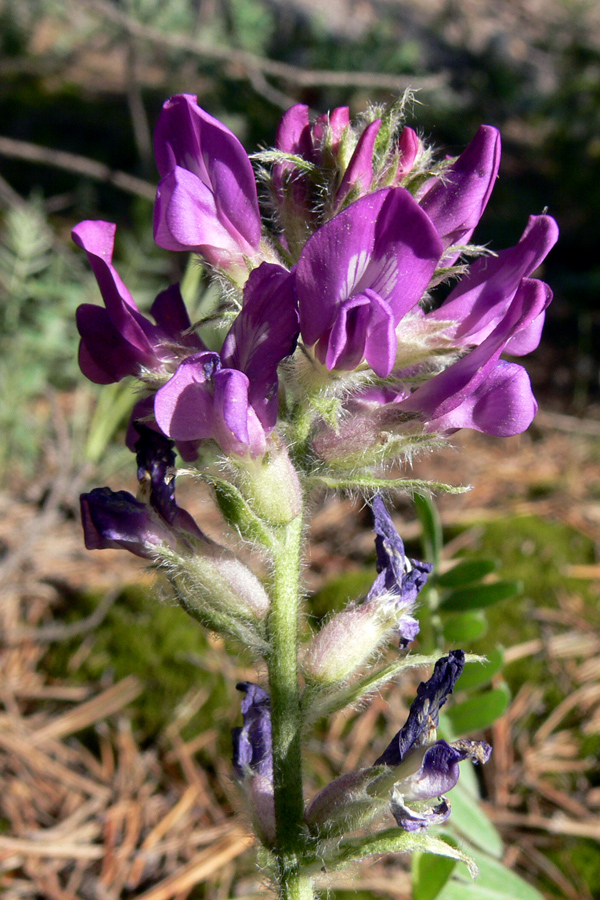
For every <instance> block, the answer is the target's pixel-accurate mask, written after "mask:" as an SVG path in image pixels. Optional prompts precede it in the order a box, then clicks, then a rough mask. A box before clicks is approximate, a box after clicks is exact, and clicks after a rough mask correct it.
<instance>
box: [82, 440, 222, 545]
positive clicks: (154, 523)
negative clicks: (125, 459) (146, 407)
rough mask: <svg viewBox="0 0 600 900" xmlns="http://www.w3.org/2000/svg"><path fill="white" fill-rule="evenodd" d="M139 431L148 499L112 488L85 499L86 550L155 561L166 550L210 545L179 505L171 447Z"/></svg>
mask: <svg viewBox="0 0 600 900" xmlns="http://www.w3.org/2000/svg"><path fill="white" fill-rule="evenodd" d="M137 428H138V433H139V434H140V437H139V439H138V441H137V444H136V450H137V462H138V479H139V482H140V486H141V494H142V496H143V498H144V499H143V500H141V499H136V498H135V497H134V496H133V495H132V494H130V493H129V492H128V491H111V490H110V488H107V487H105V488H95V489H94V490H93V491H91V492H90V493H89V494H82V495H81V519H82V524H83V531H84V537H85V546H86V547H87V549H88V550H103V549H107V548H116V547H121V548H123V549H125V550H129V551H130V552H131V553H134V554H135V555H136V556H142V557H144V558H146V559H153V558H154V556H155V553H156V551H157V550H158V548H159V547H161V546H166V547H169V548H170V549H172V550H175V549H176V548H178V547H179V548H181V549H183V548H187V549H190V548H191V546H192V545H193V543H194V541H195V540H197V539H199V540H201V541H202V542H207V541H208V539H207V538H206V537H205V535H204V534H203V533H202V532H201V531H200V529H199V528H198V526H197V525H196V523H195V521H194V519H193V518H192V516H191V515H190V514H189V513H188V512H186V510H184V509H181V508H180V507H179V506H178V505H177V503H176V501H175V476H174V474H173V473H172V469H173V466H174V464H175V454H174V453H173V443H172V441H169V440H168V439H167V438H165V437H164V435H161V434H158V433H157V432H155V431H152V430H151V429H149V428H146V427H144V426H143V425H138V426H137ZM144 501H145V502H144ZM190 541H191V543H190Z"/></svg>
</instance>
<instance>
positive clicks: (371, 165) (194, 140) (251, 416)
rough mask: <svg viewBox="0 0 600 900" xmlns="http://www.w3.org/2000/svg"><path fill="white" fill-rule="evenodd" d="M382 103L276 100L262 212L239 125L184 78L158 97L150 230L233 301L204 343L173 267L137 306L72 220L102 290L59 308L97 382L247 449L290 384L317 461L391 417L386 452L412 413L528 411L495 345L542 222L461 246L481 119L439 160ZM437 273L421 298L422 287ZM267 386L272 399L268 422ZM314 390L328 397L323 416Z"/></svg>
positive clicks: (376, 432)
mask: <svg viewBox="0 0 600 900" xmlns="http://www.w3.org/2000/svg"><path fill="white" fill-rule="evenodd" d="M374 115H375V113H373V116H374ZM398 115H399V113H398V112H397V111H394V110H392V111H391V112H390V113H389V114H388V115H387V117H386V116H383V118H382V117H376V118H373V116H371V119H372V121H369V119H368V118H367V119H365V120H364V121H363V122H361V123H359V125H357V126H355V125H353V124H352V123H351V122H350V119H349V114H348V110H347V109H346V108H340V109H336V110H334V111H333V112H332V113H331V114H330V115H329V116H321V117H320V118H319V119H317V121H316V122H314V123H313V124H312V125H311V124H310V122H309V118H308V109H307V107H305V106H302V105H299V106H296V107H292V109H290V110H289V111H288V112H287V113H286V114H285V115H284V117H283V119H282V121H281V124H280V127H279V130H278V133H277V140H276V149H275V150H274V151H272V152H271V156H270V158H271V159H272V160H274V162H273V165H272V169H271V171H270V172H265V171H264V170H263V178H264V179H266V180H267V181H268V187H269V190H270V197H271V200H270V203H271V207H272V208H271V209H270V216H269V218H268V220H265V222H264V223H263V221H262V219H261V213H260V208H259V202H258V191H257V183H256V180H255V177H254V173H253V169H252V164H251V161H250V159H249V158H248V156H247V154H246V152H245V151H244V149H243V147H242V146H241V144H240V142H239V141H238V139H237V138H236V137H235V136H234V135H233V134H232V133H231V132H230V131H229V130H228V129H227V128H226V127H225V126H224V125H222V124H221V123H220V122H218V121H217V120H216V119H214V118H213V117H212V116H210V115H208V113H206V112H205V111H204V110H202V109H201V108H200V107H199V106H198V105H197V103H196V99H195V98H194V97H192V96H189V95H181V96H177V97H173V98H172V99H171V100H169V101H168V102H167V103H166V104H165V106H164V109H163V112H162V114H161V116H160V119H159V122H158V126H157V129H156V135H155V148H156V160H157V165H158V169H159V172H160V174H161V181H160V184H159V187H158V192H157V200H156V205H155V215H154V230H155V238H156V241H157V243H159V244H160V245H161V246H162V247H166V248H167V249H170V250H192V251H194V252H196V253H198V254H200V255H201V257H202V258H203V260H204V262H205V263H206V264H208V265H209V266H210V267H211V268H212V269H213V270H214V271H215V272H218V273H220V276H221V277H225V278H226V279H228V280H229V282H230V284H231V285H232V290H234V291H237V292H238V293H239V295H240V306H241V310H240V312H239V315H238V316H237V317H236V318H235V320H234V322H233V325H232V326H231V328H230V330H229V333H228V334H227V335H226V336H225V338H224V342H223V345H222V348H221V350H220V351H219V352H215V351H212V350H211V351H209V350H208V349H207V348H206V347H205V345H204V344H203V342H202V340H201V338H200V337H199V336H198V334H197V333H196V331H195V330H194V329H193V328H192V327H191V323H190V321H189V317H188V314H187V312H186V310H185V306H184V304H183V301H182V299H181V294H180V291H179V288H178V286H177V285H172V286H171V287H170V288H167V290H165V291H163V292H162V293H161V294H159V296H158V297H157V299H156V301H155V302H154V304H153V306H152V309H151V311H150V312H151V315H152V316H153V318H154V320H155V323H154V322H152V321H150V320H149V319H148V318H147V317H146V316H145V315H143V314H142V313H140V311H139V309H138V308H137V306H136V305H135V302H134V300H133V298H132V297H131V295H130V293H129V292H128V290H127V288H126V287H125V285H124V284H123V282H122V281H121V279H120V278H119V275H118V273H117V271H116V270H115V268H114V266H113V264H112V251H113V241H114V232H115V228H114V226H113V225H111V224H109V223H106V222H83V223H81V224H80V225H79V226H77V228H75V230H74V232H73V236H74V239H75V241H76V242H77V243H78V244H79V246H81V247H82V248H83V249H85V251H86V252H87V254H88V257H89V260H90V263H91V265H92V268H93V271H94V274H95V275H96V278H97V280H98V284H99V287H100V290H101V293H102V296H103V298H104V302H105V306H106V309H101V308H99V307H96V306H92V305H89V304H88V305H84V306H82V307H80V309H79V311H78V315H77V323H78V327H79V331H80V334H81V350H80V362H81V367H82V369H83V371H84V373H85V374H86V375H87V376H88V377H89V378H91V379H92V380H93V381H97V382H100V383H107V382H110V381H117V380H119V379H121V378H123V377H124V376H126V375H137V376H138V377H141V378H142V380H143V382H144V384H145V386H146V389H147V391H148V395H147V397H148V403H149V406H150V415H151V416H152V417H153V418H154V421H155V423H156V425H157V427H158V429H160V431H161V432H162V433H164V434H165V435H166V436H167V437H169V438H171V439H172V440H174V441H176V442H178V443H184V442H190V441H191V442H199V441H208V440H211V441H214V442H216V444H217V445H218V446H219V447H220V449H221V450H222V451H223V453H225V454H226V455H228V456H231V455H233V456H237V457H250V458H253V459H257V458H259V457H262V456H264V454H265V452H266V450H267V448H268V447H269V446H270V444H269V441H270V437H271V435H272V433H273V431H274V430H275V429H276V427H277V426H278V424H279V430H280V431H282V432H285V431H286V428H287V432H288V434H289V433H290V432H291V431H293V429H292V427H291V425H290V420H291V421H294V419H293V412H294V410H295V409H296V408H297V407H298V406H299V405H301V404H302V403H306V398H307V395H310V397H311V398H312V400H313V404H312V422H311V428H310V443H311V447H312V451H313V452H314V453H315V454H316V455H317V456H318V457H320V458H321V459H322V460H323V461H325V462H327V463H335V464H339V463H340V461H343V460H344V459H351V461H352V465H355V464H356V455H357V454H356V452H355V451H357V450H358V449H359V448H362V450H363V451H364V453H363V455H364V458H365V460H366V459H367V456H368V454H367V451H368V450H369V449H377V448H381V445H382V443H383V441H384V437H385V436H388V437H389V436H390V435H393V436H395V437H396V438H397V440H396V441H395V442H393V443H394V448H395V450H398V448H400V452H401V441H398V438H399V437H401V436H402V435H404V436H408V435H411V436H414V434H415V432H416V433H418V434H420V435H440V434H441V435H446V434H451V433H452V432H454V431H456V430H457V429H459V428H474V429H478V430H480V431H485V432H487V433H489V434H494V435H510V434H516V433H518V432H520V431H523V430H524V429H525V428H527V426H528V425H529V424H530V422H531V420H532V418H533V416H534V415H535V412H536V408H537V407H536V402H535V399H534V397H533V394H532V391H531V386H530V383H529V378H528V376H527V373H526V372H525V370H524V369H523V368H522V367H521V366H519V365H518V364H517V363H515V362H509V361H505V360H504V359H503V358H502V355H503V354H508V355H510V356H513V357H514V356H521V355H524V354H526V353H528V352H530V351H531V350H533V349H534V348H535V347H536V346H537V344H538V342H539V337H540V332H541V327H542V324H543V320H544V312H545V309H546V307H547V306H548V304H549V302H550V300H551V297H552V294H551V292H550V289H549V288H548V286H547V285H546V284H545V283H544V282H542V281H540V280H539V279H536V278H532V277H531V276H532V274H533V273H534V272H535V270H536V269H537V268H538V267H539V265H540V263H541V262H542V261H543V260H544V258H545V256H546V254H547V253H548V251H549V249H550V248H551V247H552V245H553V244H554V242H555V241H556V238H557V228H556V223H555V222H554V220H553V219H552V218H551V217H550V216H547V215H540V216H532V217H531V219H530V220H529V223H528V225H527V228H526V229H525V231H524V233H523V236H522V238H521V239H520V240H519V242H518V243H517V244H516V246H514V247H511V248H510V249H507V250H503V251H501V252H500V253H498V254H497V255H491V254H490V253H488V252H487V251H483V250H482V249H481V248H475V247H473V245H471V244H470V241H471V237H472V234H473V232H474V229H475V227H476V225H477V223H478V222H479V219H480V218H481V216H482V214H483V212H484V210H485V208H486V205H487V202H488V199H489V197H490V194H491V191H492V188H493V185H494V182H495V180H496V177H497V174H498V166H499V159H500V137H499V134H498V132H497V130H496V129H495V128H492V127H491V126H481V128H480V129H479V131H478V132H477V134H476V135H475V137H474V138H473V140H472V141H471V143H470V144H469V146H468V147H467V148H466V149H465V150H464V151H463V153H462V154H461V155H460V156H459V157H458V158H457V159H456V160H454V161H453V162H448V161H446V162H444V163H442V164H435V163H433V162H432V156H431V153H430V152H426V151H425V149H424V147H423V145H422V143H421V141H420V140H419V139H418V138H417V136H416V134H415V132H414V131H412V129H410V128H406V127H404V128H402V129H401V130H399V126H398V123H397V121H396V119H397V118H398ZM469 254H471V256H473V255H475V258H474V259H472V261H471V263H470V264H469V265H468V264H467V262H466V260H468V259H469ZM476 254H478V255H476ZM459 258H460V259H459ZM457 263H458V264H457ZM452 280H454V281H455V284H454V286H453V287H452V288H451V290H450V291H449V292H448V291H446V296H445V297H444V299H443V300H442V301H438V300H437V299H436V294H437V292H436V287H437V286H438V285H439V283H440V282H442V281H452ZM297 345H298V350H297V351H296V353H294V351H295V349H296V346H297ZM286 358H292V359H293V362H291V363H289V364H287V366H286V368H285V383H282V379H281V373H280V371H279V370H280V368H281V367H280V364H281V363H282V362H283V361H284V360H285V359H286ZM282 391H284V392H285V395H286V408H287V410H288V411H289V412H290V414H289V416H287V419H286V417H285V416H284V417H282V418H281V420H280V421H279V422H278V412H279V405H280V399H281V393H282ZM323 396H327V397H329V398H331V397H335V398H337V402H336V403H335V405H334V406H333V407H332V408H331V410H330V412H329V414H328V415H325V416H323V414H322V404H321V406H319V403H318V402H317V398H318V397H321V399H322V398H323ZM319 409H321V415H319V414H318V412H317V410H319ZM291 437H292V440H293V439H294V437H295V436H294V435H293V434H292V435H291Z"/></svg>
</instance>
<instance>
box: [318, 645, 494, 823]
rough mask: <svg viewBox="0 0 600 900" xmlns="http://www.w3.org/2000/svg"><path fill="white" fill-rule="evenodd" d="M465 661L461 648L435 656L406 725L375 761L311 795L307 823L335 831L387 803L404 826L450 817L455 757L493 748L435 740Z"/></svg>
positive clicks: (483, 754) (483, 755)
mask: <svg viewBox="0 0 600 900" xmlns="http://www.w3.org/2000/svg"><path fill="white" fill-rule="evenodd" d="M463 666H464V653H463V652H462V650H455V651H452V652H451V653H449V654H448V656H445V657H443V658H442V659H439V660H438V661H437V663H436V664H435V668H434V671H433V675H432V676H431V678H430V679H429V680H428V681H426V682H422V683H421V684H420V685H419V687H418V689H417V698H416V700H415V701H414V702H413V704H412V706H411V708H410V712H409V715H408V719H407V720H406V723H405V725H404V726H403V727H402V728H401V729H400V731H399V732H398V733H397V734H396V735H395V737H394V738H393V739H392V741H391V742H390V744H389V745H388V747H387V748H386V749H385V750H384V752H383V753H382V754H381V756H380V757H379V758H378V759H377V760H376V761H375V763H374V765H373V766H372V767H371V768H368V769H361V770H359V771H358V772H350V773H347V774H346V775H342V776H341V778H338V779H336V780H335V781H333V782H332V783H331V784H329V785H327V786H326V787H325V788H324V789H323V790H322V791H320V792H319V793H318V794H317V795H316V797H315V798H314V799H313V800H312V802H311V804H310V805H309V807H308V809H307V812H306V820H307V823H308V825H309V827H311V828H312V829H313V830H314V829H316V830H318V831H324V832H326V833H327V831H330V832H332V831H333V830H334V829H335V830H336V833H339V832H340V831H341V830H342V829H343V828H344V825H345V826H346V830H349V829H353V828H356V827H364V826H365V825H366V824H368V822H369V821H370V820H371V819H372V818H373V817H374V816H376V815H377V814H378V813H379V812H380V811H381V810H382V808H383V806H384V805H388V804H389V809H390V812H391V813H392V815H393V816H394V818H395V819H396V822H397V823H398V825H399V826H400V827H401V828H404V829H406V830H407V831H421V830H423V829H425V828H428V827H430V826H431V825H438V824H440V823H442V822H444V821H445V820H446V819H447V818H448V816H449V815H450V804H449V803H448V801H447V800H446V798H445V797H443V794H444V793H446V792H447V791H449V790H451V789H452V788H453V787H454V786H455V785H456V783H457V781H458V778H459V766H458V764H459V762H461V760H464V759H472V760H474V761H475V762H479V763H485V762H487V760H488V759H489V757H490V754H491V752H492V751H491V747H490V746H489V744H486V743H485V742H484V741H467V740H458V741H453V742H452V743H448V742H446V741H443V740H439V741H438V740H436V731H437V725H438V721H439V713H440V709H441V707H442V706H443V705H444V703H445V702H446V699H447V698H448V696H449V694H450V693H451V692H452V690H453V688H454V685H455V684H456V681H457V679H458V677H459V675H460V673H461V672H462V670H463ZM390 778H393V782H392V787H391V793H390ZM431 801H438V802H437V803H434V804H432V803H431Z"/></svg>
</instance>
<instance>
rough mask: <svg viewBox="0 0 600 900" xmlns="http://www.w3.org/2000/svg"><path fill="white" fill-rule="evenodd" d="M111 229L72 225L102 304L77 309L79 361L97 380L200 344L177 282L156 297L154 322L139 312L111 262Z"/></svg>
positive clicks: (165, 360)
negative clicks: (101, 298)
mask: <svg viewBox="0 0 600 900" xmlns="http://www.w3.org/2000/svg"><path fill="white" fill-rule="evenodd" d="M115 231H116V225H113V224H112V223H111V222H101V221H86V222H80V223H79V225H77V226H76V227H75V228H74V229H73V240H74V241H75V243H76V244H77V246H78V247H81V248H82V249H83V250H85V251H86V253H87V256H88V259H89V261H90V264H91V267H92V270H93V272H94V275H95V276H96V280H97V282H98V286H99V288H100V293H101V294H102V297H103V299H104V303H105V307H106V308H105V309H102V307H100V306H94V305H93V304H89V303H84V304H83V305H82V306H80V307H78V309H77V328H78V330H79V334H80V335H81V343H80V345H79V365H80V367H81V371H82V372H83V374H84V375H85V376H86V377H87V378H89V379H90V381H94V382H96V383H97V384H110V383H111V382H114V381H120V380H121V378H124V377H125V376H127V375H137V374H139V371H140V369H141V368H148V369H158V368H164V367H165V366H167V367H168V366H169V364H172V363H173V361H174V360H175V361H176V360H177V359H180V358H181V357H182V356H183V355H186V354H188V353H190V352H195V351H198V350H199V349H201V348H202V347H203V344H202V341H201V340H200V338H198V337H197V335H195V334H189V333H188V329H189V328H190V327H191V323H190V320H189V317H188V314H187V311H186V309H185V306H184V303H183V300H182V298H181V293H180V291H179V286H178V285H172V286H171V287H169V288H167V290H165V291H163V292H162V293H160V294H159V295H158V297H157V298H156V300H155V301H154V304H153V305H152V307H151V309H150V312H151V314H152V316H153V317H154V319H155V321H156V325H153V324H152V322H150V320H149V319H147V318H146V317H145V316H144V315H142V313H141V312H140V311H139V309H138V308H137V306H136V304H135V301H134V300H133V297H132V296H131V294H130V293H129V291H128V290H127V288H126V287H125V285H124V284H123V282H122V280H121V278H120V277H119V274H118V272H117V270H116V269H115V267H114V266H113V264H112V255H113V248H114V239H115Z"/></svg>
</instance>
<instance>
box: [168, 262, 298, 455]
mask: <svg viewBox="0 0 600 900" xmlns="http://www.w3.org/2000/svg"><path fill="white" fill-rule="evenodd" d="M297 336H298V313H297V310H296V306H295V302H294V297H293V293H292V284H291V277H290V274H289V273H288V272H287V271H286V270H285V269H283V268H281V267H280V266H275V265H271V264H269V263H263V264H262V265H261V266H259V268H258V269H255V270H254V271H253V272H252V273H251V274H250V277H249V279H248V281H247V283H246V286H245V289H244V304H243V308H242V311H241V312H240V314H239V315H238V317H237V318H236V320H235V322H234V324H233V326H232V328H231V330H230V331H229V334H228V335H227V337H226V338H225V342H224V344H223V348H222V351H221V354H218V353H212V352H209V351H205V352H202V353H197V354H195V355H193V356H190V357H188V358H187V359H185V360H184V361H183V362H182V363H181V365H180V366H179V368H178V369H177V371H176V372H175V374H174V375H173V377H172V378H171V379H170V381H168V382H167V384H165V385H164V386H163V387H161V388H160V390H159V391H158V392H157V394H156V398H155V402H154V411H155V416H156V421H157V423H158V425H159V427H160V428H161V429H162V430H163V432H164V433H165V434H168V435H169V437H171V438H172V439H173V440H175V441H197V440H208V439H213V440H215V441H216V442H217V443H218V444H219V446H220V447H221V449H222V450H223V451H224V452H225V453H233V454H235V455H238V456H246V455H248V454H249V455H250V456H251V457H258V456H261V455H262V454H264V452H265V449H266V441H267V438H268V436H269V434H270V433H271V431H272V430H273V428H274V427H275V424H276V422H277V411H278V393H277V390H278V378H277V366H278V365H279V363H280V362H281V360H282V359H284V358H285V357H286V356H288V355H289V354H291V353H292V352H293V350H294V347H295V345H296V340H297Z"/></svg>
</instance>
